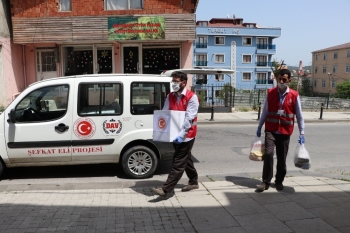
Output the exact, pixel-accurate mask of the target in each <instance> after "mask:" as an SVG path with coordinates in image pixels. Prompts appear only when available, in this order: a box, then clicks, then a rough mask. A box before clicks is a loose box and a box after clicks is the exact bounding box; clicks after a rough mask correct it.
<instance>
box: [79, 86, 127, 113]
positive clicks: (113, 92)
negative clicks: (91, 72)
mask: <svg viewBox="0 0 350 233" xmlns="http://www.w3.org/2000/svg"><path fill="white" fill-rule="evenodd" d="M121 88H122V87H121V84H120V83H81V84H79V92H78V115H79V116H87V115H88V116H91V115H121V114H122V112H123V101H122V91H121Z"/></svg>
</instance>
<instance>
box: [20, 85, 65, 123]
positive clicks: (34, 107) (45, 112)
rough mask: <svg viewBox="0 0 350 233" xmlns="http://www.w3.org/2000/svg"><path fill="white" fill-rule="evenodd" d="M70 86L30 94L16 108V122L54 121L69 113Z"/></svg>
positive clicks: (45, 88) (48, 88) (42, 89)
mask: <svg viewBox="0 0 350 233" xmlns="http://www.w3.org/2000/svg"><path fill="white" fill-rule="evenodd" d="M68 94H69V85H56V86H48V87H43V88H39V89H37V90H35V91H32V92H31V93H29V94H28V95H27V96H26V97H24V98H23V99H22V100H21V101H20V102H19V103H18V105H17V106H16V109H15V110H16V122H26V123H28V122H42V121H52V120H56V119H59V118H61V117H63V116H64V115H65V114H66V112H67V105H68Z"/></svg>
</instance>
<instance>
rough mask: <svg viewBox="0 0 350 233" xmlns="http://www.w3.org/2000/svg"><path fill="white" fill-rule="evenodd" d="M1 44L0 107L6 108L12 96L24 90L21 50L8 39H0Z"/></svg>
mask: <svg viewBox="0 0 350 233" xmlns="http://www.w3.org/2000/svg"><path fill="white" fill-rule="evenodd" d="M0 43H1V44H2V63H3V79H2V80H3V84H1V85H3V88H2V89H1V94H0V105H2V106H4V107H6V106H7V105H8V104H9V103H11V102H12V100H13V95H14V94H16V93H18V92H21V91H23V90H24V88H25V84H24V79H23V74H24V73H23V59H22V54H23V50H22V49H23V48H22V46H21V45H16V44H13V43H12V42H11V39H10V38H0Z"/></svg>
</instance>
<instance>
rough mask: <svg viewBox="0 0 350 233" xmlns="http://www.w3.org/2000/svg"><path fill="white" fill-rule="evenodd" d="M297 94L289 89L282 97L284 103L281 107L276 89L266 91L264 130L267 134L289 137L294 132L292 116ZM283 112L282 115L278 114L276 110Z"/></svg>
mask: <svg viewBox="0 0 350 233" xmlns="http://www.w3.org/2000/svg"><path fill="white" fill-rule="evenodd" d="M298 95H299V94H298V92H296V91H294V90H292V89H289V92H288V93H287V94H286V96H285V97H284V102H283V104H282V106H280V105H281V103H280V99H279V94H278V87H275V88H272V89H269V90H268V94H267V101H268V102H267V104H268V107H267V118H266V122H265V130H266V131H269V132H276V131H278V132H280V133H281V134H284V135H291V134H292V133H293V130H294V115H295V106H296V103H297V98H298ZM280 109H282V110H284V114H283V115H280V114H278V110H280Z"/></svg>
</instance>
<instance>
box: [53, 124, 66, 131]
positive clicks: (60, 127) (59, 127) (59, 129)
mask: <svg viewBox="0 0 350 233" xmlns="http://www.w3.org/2000/svg"><path fill="white" fill-rule="evenodd" d="M68 129H69V126H67V125H65V124H63V123H61V124H59V125H57V126H55V130H58V131H60V132H61V133H63V132H64V131H66V130H68Z"/></svg>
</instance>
